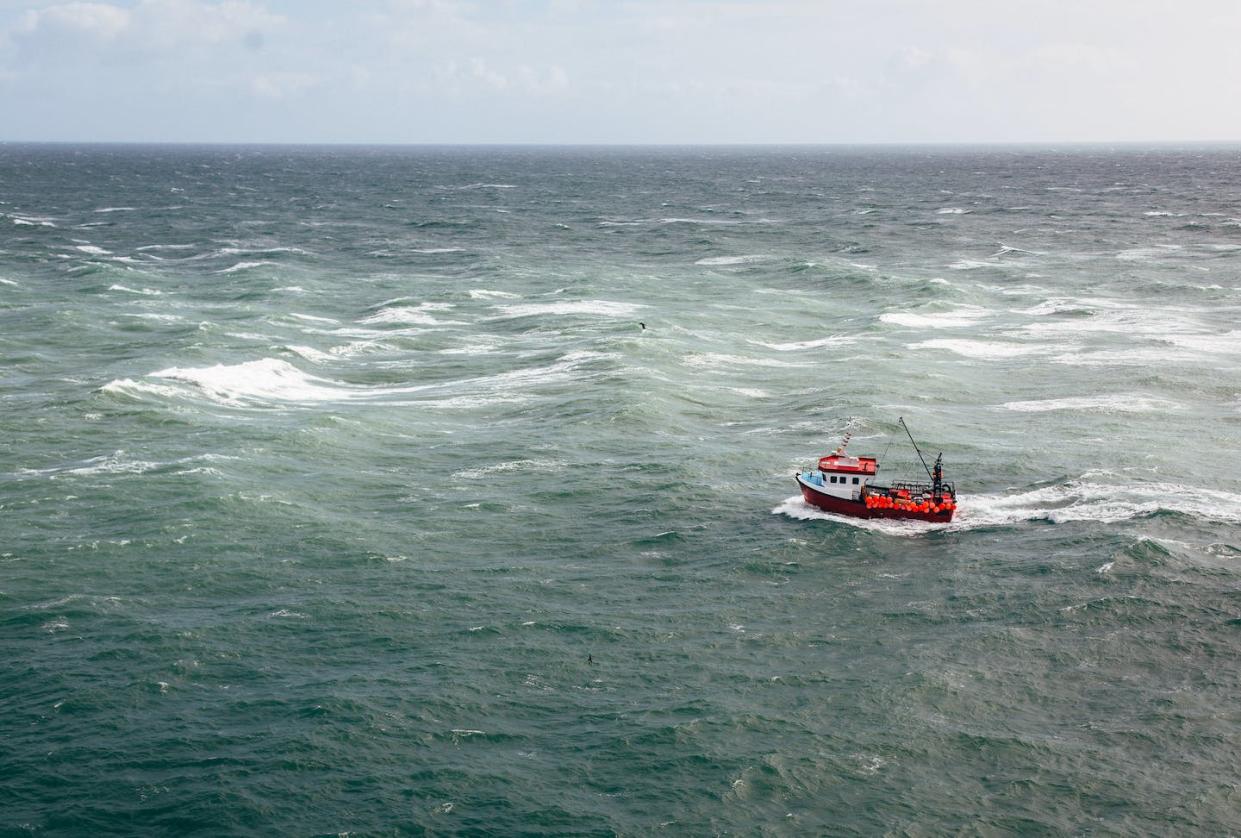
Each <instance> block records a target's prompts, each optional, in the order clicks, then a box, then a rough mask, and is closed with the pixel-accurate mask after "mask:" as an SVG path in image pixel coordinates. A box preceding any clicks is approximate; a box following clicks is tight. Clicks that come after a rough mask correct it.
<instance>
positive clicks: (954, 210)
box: [935, 207, 973, 215]
mask: <svg viewBox="0 0 1241 838" xmlns="http://www.w3.org/2000/svg"><path fill="white" fill-rule="evenodd" d="M971 212H973V210H967V209H962V208H961V207H941V208H940V209H937V210H935V214H936V215H968V214H969V213H971Z"/></svg>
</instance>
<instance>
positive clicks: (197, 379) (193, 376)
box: [151, 358, 366, 405]
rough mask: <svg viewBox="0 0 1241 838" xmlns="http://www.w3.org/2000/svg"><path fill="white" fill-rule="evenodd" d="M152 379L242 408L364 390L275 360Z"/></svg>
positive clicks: (173, 371)
mask: <svg viewBox="0 0 1241 838" xmlns="http://www.w3.org/2000/svg"><path fill="white" fill-rule="evenodd" d="M151 377H152V378H164V379H170V380H172V381H181V382H184V383H187V384H192V385H194V386H195V387H197V388H198V389H200V390H201V391H202V392H203V393H205V394H206V395H207V396H209V397H210V398H212V399H214V400H216V401H219V402H222V403H224V404H229V405H244V404H246V403H248V402H250V401H253V400H255V399H264V400H266V399H275V400H280V401H291V402H316V401H336V400H341V399H350V398H358V397H360V396H365V395H366V393H365V391H359V390H357V389H354V388H350V387H348V386H347V385H344V384H341V383H339V382H335V381H330V380H328V379H324V378H318V377H316V376H312V375H307V374H306V373H304V372H302V371H301V370H299V369H298V368H297V367H295V366H293V365H292V364H290V363H288V362H287V361H282V360H279V359H276V358H263V359H260V360H257V361H247V362H245V363H241V364H216V365H215V366H213V367H169V368H168V369H164V370H159V371H157V372H153V373H151Z"/></svg>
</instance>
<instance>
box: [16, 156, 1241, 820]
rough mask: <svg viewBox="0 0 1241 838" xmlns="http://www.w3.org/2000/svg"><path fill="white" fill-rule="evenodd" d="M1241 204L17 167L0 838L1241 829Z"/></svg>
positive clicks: (1086, 185)
mask: <svg viewBox="0 0 1241 838" xmlns="http://www.w3.org/2000/svg"><path fill="white" fill-rule="evenodd" d="M1239 195H1241V153H1239V152H1238V150H1237V149H1235V148H1206V147H1198V148H1172V147H1167V148H1153V149H1142V148H1119V149H1107V148H1102V147H1092V148H1065V149H1054V148H1030V149H1026V148H995V149H967V148H956V149H951V148H943V149H932V148H913V149H898V148H892V149H847V148H785V149H728V148H704V149H695V148H665V149H625V148H583V149H572V148H560V149H555V148H546V149H545V148H386V149H385V148H279V147H237V148H229V147H203V148H196V147H141V146H134V147H126V146H94V147H89V146H83V147H75V146H21V145H0V661H2V663H0V667H2V669H0V674H2V676H3V677H0V708H2V711H0V834H2V835H27V834H30V835H139V834H141V835H147V834H152V835H188V834H200V835H255V836H259V835H263V836H266V835H273V834H280V835H336V834H341V833H348V834H353V835H392V834H395V835H423V834H434V835H453V834H463V835H485V834H486V835H491V834H494V835H646V834H669V835H717V834H718V835H883V834H888V835H941V834H960V835H1004V834H1014V833H1016V834H1076V835H1186V834H1201V835H1225V834H1235V833H1238V832H1241V791H1239V788H1241V769H1239V768H1238V759H1237V757H1238V742H1239V741H1241V711H1239V710H1238V701H1237V696H1238V695H1239V694H1241V668H1239V665H1238V661H1239V659H1241V477H1239V475H1241V455H1239V454H1238V445H1237V443H1238V432H1239V431H1241V327H1239V326H1238V322H1239V319H1241V202H1239V200H1238V196H1239ZM640 324H645V329H644V328H642V326H641V325H640ZM901 416H903V417H905V419H906V420H907V421H908V423H909V424H910V426H911V427H912V429H913V430H914V432H915V434H916V435H917V437H918V438H919V441H920V442H921V443H923V444H924V447H925V449H926V451H927V452H928V453H929V454H931V455H934V454H937V453H938V452H940V451H942V452H943V454H944V460H945V464H946V468H947V472H948V475H947V476H948V478H949V479H951V480H954V481H955V482H956V485H957V488H958V491H959V493H960V496H961V509H960V512H959V514H958V517H957V520H956V521H954V523H953V524H951V525H949V526H945V527H933V526H927V525H921V524H911V523H868V522H859V521H849V520H845V519H840V518H835V517H833V516H829V515H825V514H823V513H820V512H817V511H815V510H813V509H810V508H808V507H807V506H806V505H805V504H804V503H803V502H802V501H801V499H800V497H799V496H798V495H797V490H796V487H795V485H794V482H793V473H794V472H795V471H796V470H797V469H798V468H799V467H802V466H804V465H806V464H808V463H811V462H813V461H814V460H815V459H816V458H817V457H818V456H820V455H822V454H824V453H827V452H828V451H829V450H831V449H832V448H834V447H835V446H836V444H837V443H838V442H839V439H840V437H841V436H842V435H843V434H844V433H846V432H851V433H852V434H853V441H852V443H851V445H850V451H851V452H852V453H856V454H872V455H876V456H882V457H883V461H882V466H881V469H882V470H881V474H882V475H885V476H887V477H893V478H895V477H900V476H906V477H910V478H916V477H917V476H918V474H919V471H920V469H921V466H920V465H918V463H917V460H916V458H915V456H914V455H913V452H912V450H911V448H910V446H909V445H908V443H907V442H905V441H903V436H902V431H901V429H900V427H899V425H897V418H898V417H901Z"/></svg>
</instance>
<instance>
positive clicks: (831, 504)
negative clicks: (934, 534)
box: [797, 479, 956, 524]
mask: <svg viewBox="0 0 1241 838" xmlns="http://www.w3.org/2000/svg"><path fill="white" fill-rule="evenodd" d="M797 486H798V488H800V489H801V495H802V497H803V498H805V499H806V503H808V504H810V505H811V506H817V507H818V508H819V509H822V510H823V511H824V512H831V513H833V514H836V515H848V516H849V517H851V518H886V519H888V520H900V521H926V522H927V523H931V524H947V523H948V522H949V521H951V520H952V516H953V513H954V512H955V511H956V510H954V509H945V510H943V511H940V512H915V511H914V510H912V509H876V508H868V507H867V506H866V504H865V503H863V502H862V501H860V500H845V499H844V498H838V497H834V496H832V495H829V494H826V493H825V492H820V491H817V490H816V489H815V488H814V487H813V486H807V485H806V484H805V483H803V482H801V480H800V479H798V480H797Z"/></svg>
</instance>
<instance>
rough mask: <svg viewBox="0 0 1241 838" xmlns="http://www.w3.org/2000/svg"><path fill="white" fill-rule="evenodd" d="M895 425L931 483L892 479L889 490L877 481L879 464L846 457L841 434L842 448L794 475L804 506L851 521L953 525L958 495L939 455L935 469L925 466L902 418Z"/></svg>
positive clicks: (868, 458)
mask: <svg viewBox="0 0 1241 838" xmlns="http://www.w3.org/2000/svg"><path fill="white" fill-rule="evenodd" d="M898 421H899V423H900V426H901V427H902V428H904V429H905V434H906V435H907V436H908V437H909V441H910V442H912V443H913V446H914V450H915V451H917V452H918V459H919V460H920V461H921V462H922V467H923V468H924V469H926V476H927V477H928V478H930V482H929V483H921V482H908V481H893V482H892V483H891V484H890V485H887V486H883V485H880V484H878V483H876V482H875V477H876V475H877V474H878V472H879V460H877V459H876V458H874V457H852V456H850V455H849V454H848V453H847V452H846V450H845V449H846V448H847V447H848V445H849V438H850V436H851V435H850V434H845V437H844V440H843V441H842V442H841V443H840V446H839V447H838V448H837V449H836V450H835V451H833V452H832V453H831V454H828V455H827V456H826V457H820V458H819V462H818V464H817V466H815V467H812V468H807V469H804V470H803V471H800V472H798V473H797V475H796V477H797V486H798V488H800V489H801V494H802V497H804V498H805V499H806V503H809V504H811V505H813V506H817V507H818V508H819V509H822V510H823V511H824V512H833V513H835V514H837V515H848V516H851V517H853V518H889V519H900V520H913V521H928V522H930V523H933V524H946V523H948V522H949V521H951V520H952V516H953V515H954V514H955V513H956V510H957V493H956V489H954V488H953V485H952V484H951V483H948V482H946V481H945V480H944V455H943V453H940V455H939V456H938V457H936V458H935V466H934V467H930V466H928V465H927V464H926V458H925V457H923V456H922V449H920V448H919V447H918V443H917V442H915V441H914V436H913V434H912V433H911V432H910V430H909V426H908V425H906V424H905V420H904V419H903V418H902V419H899V420H898Z"/></svg>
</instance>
